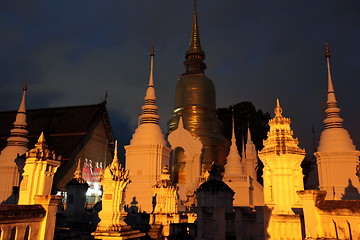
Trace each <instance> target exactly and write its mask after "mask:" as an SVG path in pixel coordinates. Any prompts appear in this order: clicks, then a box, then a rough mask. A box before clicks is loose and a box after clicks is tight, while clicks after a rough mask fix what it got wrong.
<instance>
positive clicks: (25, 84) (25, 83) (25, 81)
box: [23, 78, 27, 91]
mask: <svg viewBox="0 0 360 240" xmlns="http://www.w3.org/2000/svg"><path fill="white" fill-rule="evenodd" d="M23 91H27V80H26V78H25V80H24V87H23Z"/></svg>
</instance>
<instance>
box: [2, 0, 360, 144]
mask: <svg viewBox="0 0 360 240" xmlns="http://www.w3.org/2000/svg"><path fill="white" fill-rule="evenodd" d="M192 6H193V4H192V1H186V2H184V1H165V0H154V1H149V0H136V1H118V0H107V1H97V0H86V1H85V0H62V1H45V0H35V1H24V0H19V1H10V0H3V1H1V3H0V46H1V47H0V81H1V87H0V94H1V103H0V107H1V109H2V110H9V109H15V108H17V105H18V101H19V96H20V95H21V87H22V82H23V80H24V78H25V77H26V76H27V77H28V79H29V93H28V101H27V102H28V105H29V106H30V107H32V108H37V107H47V106H49V107H50V106H61V105H78V104H91V103H97V102H100V101H102V100H103V98H104V94H105V91H108V94H109V99H108V103H109V108H110V109H111V111H112V115H113V116H115V117H112V125H113V127H114V129H115V130H116V135H117V137H118V138H121V137H123V136H125V135H126V136H129V135H130V134H129V132H127V131H128V130H121V129H129V128H130V129H134V128H135V127H136V122H137V115H138V113H139V112H140V110H141V105H142V104H143V101H144V100H143V97H144V95H145V90H146V84H147V81H148V74H149V73H148V70H149V56H148V52H149V48H150V45H151V42H152V41H154V42H155V45H156V52H157V55H156V60H155V61H156V65H155V81H156V83H155V84H156V92H157V97H158V100H157V105H158V106H159V108H160V109H159V112H160V115H161V125H162V127H163V129H164V131H165V126H166V121H167V120H168V119H169V118H170V114H171V110H172V108H173V107H174V106H173V104H174V99H173V98H174V91H175V85H176V81H177V78H178V76H179V75H180V74H181V73H183V72H184V67H183V66H182V62H183V59H184V52H185V51H186V48H187V44H188V40H189V36H190V30H191V21H192ZM359 12H360V2H358V1H336V0H328V1H325V0H320V1H285V0H280V1H265V2H264V1H236V0H228V1H215V0H207V1H201V0H200V1H198V17H199V27H200V33H201V41H202V46H203V49H204V50H205V52H206V64H207V66H208V69H207V70H206V75H207V76H208V77H209V78H211V79H212V80H213V81H214V83H215V86H216V88H217V89H216V90H217V104H218V106H219V107H225V106H229V105H232V104H235V103H238V102H240V101H252V102H253V103H254V105H255V106H256V107H257V108H261V109H263V110H264V111H268V112H270V113H272V111H273V108H274V106H275V99H276V98H280V101H281V104H282V106H283V108H284V115H285V116H288V117H291V119H292V121H293V124H292V127H293V129H294V132H295V135H296V136H298V137H299V140H300V143H301V145H302V147H305V148H306V149H307V150H308V151H311V150H312V149H313V146H312V135H311V126H312V125H314V126H315V130H316V138H318V135H319V134H320V132H321V130H322V116H323V115H322V111H321V103H322V101H324V100H325V99H326V66H325V60H324V57H323V52H324V43H325V41H328V42H329V44H330V50H331V54H332V58H331V61H332V73H333V80H334V86H335V91H336V94H337V98H338V101H339V106H340V107H341V109H342V112H341V116H342V117H343V118H344V119H345V127H346V128H347V129H348V130H349V131H350V133H351V135H352V137H353V139H354V140H355V142H356V143H357V144H358V145H359V144H360V136H359V134H358V133H359V132H360V127H359V126H358V124H356V123H357V122H358V121H359V118H360V114H359V113H358V112H359V111H358V106H357V102H358V98H357V96H358V93H357V92H358V89H359V85H360V83H359V81H357V78H358V76H359V74H360V60H359V57H358V56H359V55H360V47H359V46H358V43H359V42H360V25H359V24H358V23H359V22H360V14H359ZM116 116H118V117H116ZM119 116H121V117H119ZM124 124H125V125H126V124H129V125H126V127H124V128H122V127H121V126H124ZM122 131H125V132H126V134H124V133H123V132H122ZM131 131H132V130H131ZM128 140H129V139H128Z"/></svg>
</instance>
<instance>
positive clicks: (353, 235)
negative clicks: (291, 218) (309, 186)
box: [298, 190, 360, 239]
mask: <svg viewBox="0 0 360 240" xmlns="http://www.w3.org/2000/svg"><path fill="white" fill-rule="evenodd" d="M298 194H299V196H300V197H301V199H302V201H303V210H304V219H305V225H306V237H307V239H318V238H321V239H360V229H359V226H360V201H357V200H324V199H325V196H326V192H325V191H319V190H304V191H298Z"/></svg>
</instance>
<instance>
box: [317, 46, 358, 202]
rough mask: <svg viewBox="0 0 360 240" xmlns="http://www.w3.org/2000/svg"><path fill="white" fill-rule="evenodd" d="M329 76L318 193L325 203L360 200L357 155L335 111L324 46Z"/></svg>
mask: <svg viewBox="0 0 360 240" xmlns="http://www.w3.org/2000/svg"><path fill="white" fill-rule="evenodd" d="M325 58H326V64H327V73H328V95H327V102H326V105H327V107H326V109H325V114H326V116H325V119H324V125H325V129H324V131H322V133H321V136H320V142H319V147H318V151H317V152H316V153H315V156H316V160H317V167H318V175H319V188H320V190H325V191H327V195H326V199H360V198H359V197H360V194H359V191H360V188H359V187H360V184H359V180H358V177H357V176H356V167H357V165H358V164H359V156H360V152H359V151H357V150H356V148H355V145H354V144H353V141H352V139H351V137H350V135H349V133H348V131H347V130H346V129H344V127H343V119H342V118H341V117H340V114H339V113H340V109H339V108H338V107H337V101H336V97H335V91H334V87H333V82H332V78H331V72H330V52H329V47H328V44H326V46H325Z"/></svg>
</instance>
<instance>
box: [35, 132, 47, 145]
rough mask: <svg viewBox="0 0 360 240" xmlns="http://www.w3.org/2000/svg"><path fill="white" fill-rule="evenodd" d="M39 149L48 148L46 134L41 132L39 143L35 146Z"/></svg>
mask: <svg viewBox="0 0 360 240" xmlns="http://www.w3.org/2000/svg"><path fill="white" fill-rule="evenodd" d="M35 146H36V147H37V148H47V143H46V140H45V136H44V132H41V134H40V136H39V138H38V141H37V143H36V144H35Z"/></svg>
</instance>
